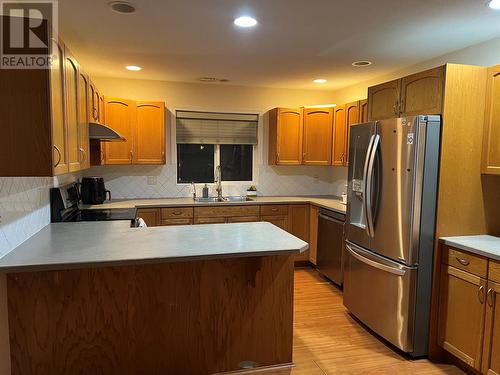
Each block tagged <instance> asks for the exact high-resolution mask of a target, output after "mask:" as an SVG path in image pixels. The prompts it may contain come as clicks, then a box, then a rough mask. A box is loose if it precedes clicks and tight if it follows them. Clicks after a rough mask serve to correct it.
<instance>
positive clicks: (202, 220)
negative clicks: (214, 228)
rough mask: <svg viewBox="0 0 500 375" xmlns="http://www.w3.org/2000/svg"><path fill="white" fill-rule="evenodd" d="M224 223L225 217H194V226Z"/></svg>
mask: <svg viewBox="0 0 500 375" xmlns="http://www.w3.org/2000/svg"><path fill="white" fill-rule="evenodd" d="M225 222H226V218H225V217H195V218H194V223H195V224H224V223H225Z"/></svg>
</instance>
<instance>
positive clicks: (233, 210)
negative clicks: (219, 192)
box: [194, 205, 260, 218]
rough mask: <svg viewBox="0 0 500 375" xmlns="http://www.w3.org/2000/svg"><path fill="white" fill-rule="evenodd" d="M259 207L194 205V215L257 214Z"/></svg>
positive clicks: (231, 215) (235, 215)
mask: <svg viewBox="0 0 500 375" xmlns="http://www.w3.org/2000/svg"><path fill="white" fill-rule="evenodd" d="M259 215H260V207H259V206H257V205H248V206H219V207H195V208H194V217H195V218H198V217H226V218H227V217H237V216H259Z"/></svg>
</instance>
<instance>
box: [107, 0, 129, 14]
mask: <svg viewBox="0 0 500 375" xmlns="http://www.w3.org/2000/svg"><path fill="white" fill-rule="evenodd" d="M108 5H109V7H110V8H111V9H112V10H114V11H115V12H117V13H122V14H131V13H135V5H134V4H132V3H129V2H127V1H111V2H109V3H108Z"/></svg>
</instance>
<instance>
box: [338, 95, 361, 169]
mask: <svg viewBox="0 0 500 375" xmlns="http://www.w3.org/2000/svg"><path fill="white" fill-rule="evenodd" d="M359 110H360V108H359V101H356V102H352V103H348V104H346V105H345V111H346V126H345V130H346V131H345V153H344V157H343V164H342V165H343V166H347V165H348V164H349V134H350V129H351V126H352V125H354V124H357V123H359V122H360V121H359Z"/></svg>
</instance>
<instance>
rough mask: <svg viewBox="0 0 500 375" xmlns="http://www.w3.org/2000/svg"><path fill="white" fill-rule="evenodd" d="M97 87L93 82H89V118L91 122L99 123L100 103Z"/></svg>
mask: <svg viewBox="0 0 500 375" xmlns="http://www.w3.org/2000/svg"><path fill="white" fill-rule="evenodd" d="M96 98H97V95H96V87H95V85H94V83H93V82H89V110H88V111H89V117H90V121H91V122H97V123H98V122H99V112H98V106H99V102H98V101H97V100H96Z"/></svg>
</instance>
